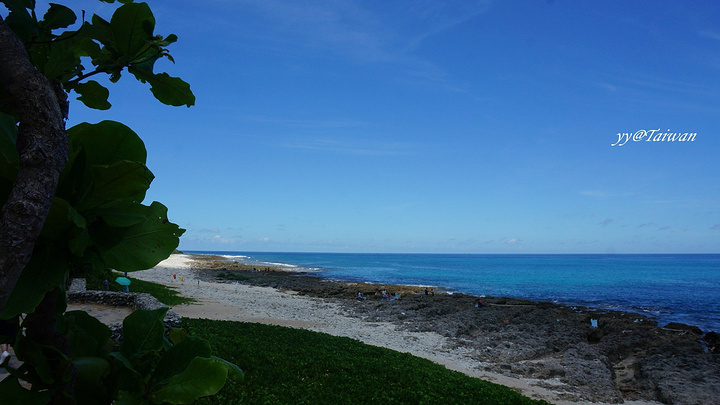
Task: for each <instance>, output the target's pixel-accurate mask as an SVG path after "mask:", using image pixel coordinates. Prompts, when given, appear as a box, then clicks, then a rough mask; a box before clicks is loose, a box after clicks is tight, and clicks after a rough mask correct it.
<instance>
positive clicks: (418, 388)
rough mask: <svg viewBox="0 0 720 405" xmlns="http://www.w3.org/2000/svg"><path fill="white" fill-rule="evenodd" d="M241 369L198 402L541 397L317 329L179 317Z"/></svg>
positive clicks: (497, 403) (513, 400)
mask: <svg viewBox="0 0 720 405" xmlns="http://www.w3.org/2000/svg"><path fill="white" fill-rule="evenodd" d="M183 325H184V326H185V327H186V328H187V329H188V330H189V332H190V333H192V334H194V335H196V336H199V337H201V338H204V339H206V340H207V341H208V342H210V344H211V345H212V347H213V352H215V353H217V355H218V356H221V357H223V358H225V359H227V360H228V361H231V362H233V363H235V364H237V365H238V366H239V367H240V368H242V369H243V370H244V371H245V373H246V374H245V382H244V383H229V384H227V385H226V386H225V387H224V388H223V389H222V390H221V391H220V392H219V393H218V394H217V395H215V396H214V397H207V398H202V399H200V400H199V401H198V402H197V403H198V404H240V403H242V404H372V403H392V404H439V403H442V404H479V405H481V404H488V405H490V404H492V405H503V404H547V402H544V401H536V400H532V399H529V398H527V397H523V396H522V395H520V394H519V393H518V392H516V391H515V390H513V389H510V388H507V387H503V386H500V385H497V384H493V383H489V382H486V381H482V380H479V379H476V378H472V377H468V376H466V375H464V374H462V373H459V372H455V371H450V370H448V369H446V368H445V367H443V366H440V365H438V364H435V363H433V362H431V361H429V360H425V359H421V358H418V357H415V356H412V355H410V354H406V353H400V352H396V351H392V350H388V349H384V348H378V347H375V346H369V345H366V344H364V343H361V342H358V341H356V340H353V339H349V338H343V337H334V336H330V335H327V334H324V333H316V332H310V331H306V330H300V329H292V328H285V327H280V326H268V325H260V324H252V323H241V322H229V321H210V320H204V319H183Z"/></svg>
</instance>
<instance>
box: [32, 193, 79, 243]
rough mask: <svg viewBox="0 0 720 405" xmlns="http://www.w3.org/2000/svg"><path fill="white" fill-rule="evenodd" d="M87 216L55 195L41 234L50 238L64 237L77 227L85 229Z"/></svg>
mask: <svg viewBox="0 0 720 405" xmlns="http://www.w3.org/2000/svg"><path fill="white" fill-rule="evenodd" d="M85 226H86V223H85V218H83V216H82V215H80V214H79V213H78V212H77V211H75V209H74V208H73V207H72V206H71V205H70V204H69V203H68V202H67V201H65V200H64V199H62V198H59V197H55V198H53V201H52V204H51V205H50V211H49V212H48V216H47V218H46V219H45V224H44V225H43V228H42V231H41V232H40V235H41V236H42V237H44V238H48V239H54V240H58V239H62V238H63V237H64V236H66V235H67V233H68V232H69V231H70V230H72V229H74V228H77V229H78V230H82V229H85Z"/></svg>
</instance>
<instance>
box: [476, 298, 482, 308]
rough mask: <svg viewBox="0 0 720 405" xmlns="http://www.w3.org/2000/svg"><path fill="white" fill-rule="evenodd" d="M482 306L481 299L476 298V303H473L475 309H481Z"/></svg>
mask: <svg viewBox="0 0 720 405" xmlns="http://www.w3.org/2000/svg"><path fill="white" fill-rule="evenodd" d="M482 306H483V303H482V299H480V298H478V299H477V301H476V302H475V308H482Z"/></svg>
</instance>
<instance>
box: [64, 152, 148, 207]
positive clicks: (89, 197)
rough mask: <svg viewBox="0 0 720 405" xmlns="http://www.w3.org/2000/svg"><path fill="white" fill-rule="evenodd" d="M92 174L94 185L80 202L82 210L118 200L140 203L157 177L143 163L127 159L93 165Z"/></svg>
mask: <svg viewBox="0 0 720 405" xmlns="http://www.w3.org/2000/svg"><path fill="white" fill-rule="evenodd" d="M91 174H92V179H93V186H92V188H91V190H90V191H89V192H88V193H87V194H85V195H84V197H83V198H82V200H81V201H80V202H79V204H78V205H79V207H78V209H80V210H81V211H84V210H87V209H89V208H94V207H97V206H100V205H102V204H105V203H110V202H117V201H128V202H136V203H140V202H142V200H143V199H144V198H145V192H146V191H147V189H148V188H149V187H150V183H151V182H152V181H153V179H154V178H155V176H153V174H152V172H151V171H150V170H148V168H147V167H146V166H145V165H144V164H143V163H140V162H131V161H127V160H122V161H119V162H115V163H112V164H109V165H96V166H93V167H92V168H91Z"/></svg>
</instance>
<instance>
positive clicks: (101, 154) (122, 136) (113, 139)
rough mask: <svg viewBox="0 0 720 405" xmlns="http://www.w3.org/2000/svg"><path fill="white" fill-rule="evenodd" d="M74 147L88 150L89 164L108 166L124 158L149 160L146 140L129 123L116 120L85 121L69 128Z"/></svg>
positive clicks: (138, 160)
mask: <svg viewBox="0 0 720 405" xmlns="http://www.w3.org/2000/svg"><path fill="white" fill-rule="evenodd" d="M68 142H69V143H70V149H71V150H73V151H75V150H78V149H81V148H82V149H83V150H84V151H85V160H86V161H85V164H86V165H87V166H88V167H89V166H93V165H107V164H111V163H114V162H118V161H121V160H130V161H134V162H141V163H145V161H146V160H147V151H146V150H145V144H144V143H143V141H142V139H140V137H139V136H138V135H137V134H136V133H135V132H134V131H133V130H132V129H130V128H129V127H128V126H127V125H125V124H122V123H119V122H116V121H101V122H98V123H97V124H89V123H87V122H83V123H81V124H78V125H75V126H74V127H72V128H70V129H68Z"/></svg>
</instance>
